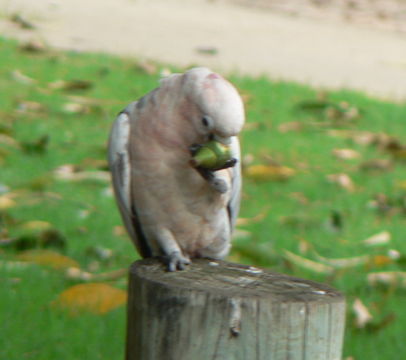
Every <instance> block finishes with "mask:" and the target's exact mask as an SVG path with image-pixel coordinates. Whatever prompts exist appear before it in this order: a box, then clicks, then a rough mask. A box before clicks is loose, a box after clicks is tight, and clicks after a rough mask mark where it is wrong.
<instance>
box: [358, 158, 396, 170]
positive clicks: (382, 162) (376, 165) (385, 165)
mask: <svg viewBox="0 0 406 360" xmlns="http://www.w3.org/2000/svg"><path fill="white" fill-rule="evenodd" d="M359 168H360V169H361V170H362V171H369V172H386V171H391V170H392V169H393V162H392V161H391V160H389V159H371V160H367V161H364V162H363V163H361V164H360V165H359Z"/></svg>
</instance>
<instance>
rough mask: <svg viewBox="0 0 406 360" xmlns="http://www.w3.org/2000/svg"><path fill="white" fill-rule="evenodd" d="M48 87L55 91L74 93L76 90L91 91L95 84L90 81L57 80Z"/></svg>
mask: <svg viewBox="0 0 406 360" xmlns="http://www.w3.org/2000/svg"><path fill="white" fill-rule="evenodd" d="M48 87H49V88H51V89H54V90H63V91H74V90H89V89H90V88H92V87H93V83H92V82H91V81H89V80H81V79H77V80H75V79H74V80H57V81H54V82H52V83H49V84H48Z"/></svg>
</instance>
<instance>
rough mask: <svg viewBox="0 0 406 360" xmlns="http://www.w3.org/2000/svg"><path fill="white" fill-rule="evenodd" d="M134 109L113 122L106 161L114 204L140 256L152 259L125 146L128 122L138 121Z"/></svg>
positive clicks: (127, 141)
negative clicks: (135, 199) (139, 214)
mask: <svg viewBox="0 0 406 360" xmlns="http://www.w3.org/2000/svg"><path fill="white" fill-rule="evenodd" d="M136 106H137V102H133V103H131V104H130V105H129V106H127V108H126V109H125V110H124V111H123V112H121V113H120V114H119V115H118V117H117V119H116V121H115V122H114V124H113V127H112V129H111V133H110V138H109V145H108V160H109V166H110V171H111V174H112V181H113V188H114V192H115V195H116V201H117V205H118V208H119V210H120V213H121V217H122V219H123V222H124V225H125V227H126V228H127V231H128V232H129V234H130V236H131V238H132V239H133V241H134V243H135V245H136V247H137V249H138V251H139V252H140V254H141V256H143V257H148V256H151V249H150V248H149V246H148V243H147V241H146V238H145V235H144V233H143V231H142V227H141V225H140V223H139V220H138V217H137V213H136V206H135V203H134V199H133V197H132V196H131V161H130V155H129V150H128V147H129V138H130V126H131V123H132V125H133V126H134V125H135V123H136V121H137V117H136V111H135V110H136Z"/></svg>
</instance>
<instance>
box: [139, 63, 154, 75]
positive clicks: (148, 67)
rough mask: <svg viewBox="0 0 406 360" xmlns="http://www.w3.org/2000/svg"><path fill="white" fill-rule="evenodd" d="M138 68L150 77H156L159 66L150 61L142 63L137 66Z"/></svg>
mask: <svg viewBox="0 0 406 360" xmlns="http://www.w3.org/2000/svg"><path fill="white" fill-rule="evenodd" d="M136 68H137V69H138V70H141V71H142V72H144V73H146V74H148V75H154V74H156V73H157V72H158V68H157V66H156V65H155V64H154V63H152V62H150V61H141V62H139V63H138V64H136Z"/></svg>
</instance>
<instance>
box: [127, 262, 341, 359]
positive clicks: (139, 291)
mask: <svg viewBox="0 0 406 360" xmlns="http://www.w3.org/2000/svg"><path fill="white" fill-rule="evenodd" d="M344 318H345V300H344V297H343V295H342V294H341V293H340V292H338V291H337V290H334V289H332V288H331V287H329V286H327V285H324V284H319V283H316V282H313V281H308V280H303V279H299V278H294V277H291V276H287V275H282V274H278V273H274V272H271V271H269V270H264V269H259V268H254V267H249V266H245V265H240V264H233V263H228V262H224V261H210V260H206V259H195V260H193V263H192V264H191V265H190V266H189V267H188V268H187V269H186V270H185V271H177V272H167V271H165V267H164V265H162V264H161V263H160V262H159V261H158V260H157V259H153V258H150V259H144V260H140V261H137V262H135V263H134V264H133V265H132V267H131V269H130V278H129V299H128V325H127V326H128V327H127V360H147V359H148V360H163V359H166V360H172V359H173V360H175V359H176V360H192V359H193V360H200V359H202V360H203V359H204V360H208V359H209V360H211V359H213V360H214V359H217V360H254V359H255V360H265V359H266V360H288V359H289V360H296V359H301V360H303V359H307V360H339V359H341V348H342V341H343V332H344Z"/></svg>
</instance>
